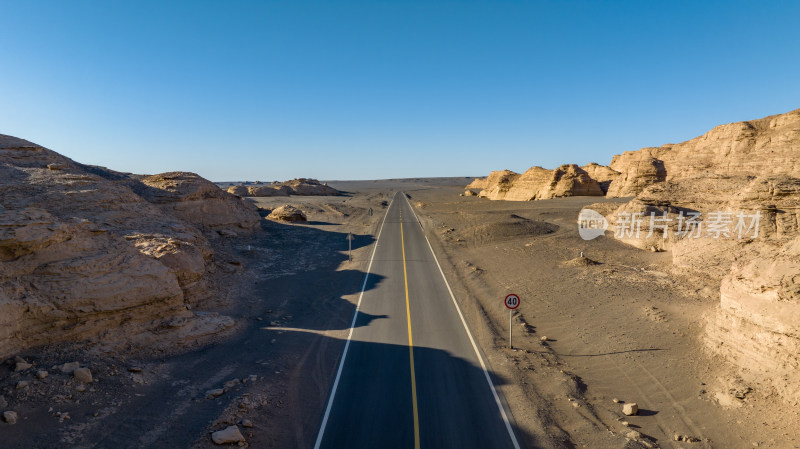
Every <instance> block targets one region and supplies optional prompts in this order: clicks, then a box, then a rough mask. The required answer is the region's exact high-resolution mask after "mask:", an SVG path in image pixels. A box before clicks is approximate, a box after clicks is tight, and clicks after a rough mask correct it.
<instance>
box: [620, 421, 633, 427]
mask: <svg viewBox="0 0 800 449" xmlns="http://www.w3.org/2000/svg"><path fill="white" fill-rule="evenodd" d="M620 424H622V426H623V427H628V426H630V425H631V423H629V422H628V421H622V422H621V423H620Z"/></svg>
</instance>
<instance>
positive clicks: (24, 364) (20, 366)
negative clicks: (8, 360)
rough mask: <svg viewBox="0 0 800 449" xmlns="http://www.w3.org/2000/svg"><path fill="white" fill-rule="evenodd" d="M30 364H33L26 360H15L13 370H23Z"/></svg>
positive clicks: (30, 365)
mask: <svg viewBox="0 0 800 449" xmlns="http://www.w3.org/2000/svg"><path fill="white" fill-rule="evenodd" d="M32 366H33V365H32V364H30V363H27V362H17V364H16V365H14V371H25V370H26V369H28V368H30V367H32Z"/></svg>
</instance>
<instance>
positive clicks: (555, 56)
mask: <svg viewBox="0 0 800 449" xmlns="http://www.w3.org/2000/svg"><path fill="white" fill-rule="evenodd" d="M0 23H1V24H2V27H0V133H2V134H11V135H14V136H17V137H22V138H25V139H28V140H31V141H33V142H36V143H39V144H41V145H44V146H46V147H49V148H51V149H53V150H55V151H58V152H60V153H62V154H64V155H67V156H69V157H71V158H73V159H75V160H77V161H79V162H84V163H89V164H95V165H104V166H107V167H109V168H112V169H115V170H120V171H130V172H136V173H156V172H163V171H170V170H185V171H195V172H197V173H200V174H201V175H203V176H205V177H207V178H210V179H212V180H215V181H224V180H255V179H260V180H266V181H271V180H276V179H287V178H293V177H300V176H306V177H316V178H320V179H374V178H386V177H414V176H468V175H485V174H486V173H488V172H489V171H490V170H498V169H504V168H508V169H512V170H516V171H522V170H525V169H527V168H528V167H530V166H532V165H542V166H545V167H549V168H552V167H555V166H557V165H560V164H562V163H571V162H574V163H580V164H583V163H587V162H590V161H596V162H599V163H602V164H607V163H608V162H610V160H611V156H612V155H613V154H616V153H619V152H621V151H626V150H634V149H638V148H640V147H643V146H655V145H661V144H664V143H668V142H679V141H683V140H687V139H690V138H692V137H695V136H697V135H700V134H702V133H704V132H705V131H707V130H708V129H710V128H711V127H713V126H715V125H717V124H721V123H727V122H732V121H738V120H746V119H754V118H760V117H763V116H766V115H771V114H777V113H783V112H787V111H790V110H793V109H797V108H800V82H799V81H798V80H799V79H800V33H798V29H800V28H798V27H800V25H799V24H800V2H796V1H768V2H753V1H746V2H745V1H743V2H737V1H724V2H723V1H705V0H704V1H686V2H680V1H669V2H667V1H664V2H655V1H630V2H619V1H546V2H533V1H531V2H527V1H503V0H494V1H482V2H478V1H447V2H446V1H434V0H427V1H412V0H402V1H399V0H398V1H362V2H355V1H353V2H351V1H318V2H311V1H302V0H293V1H252V2H250V1H236V0H234V1H195V0H193V1H185V2H179V1H153V2H147V1H129V2H121V1H96V2H88V1H72V0H71V1H61V0H58V1H53V2H43V1H5V0H0Z"/></svg>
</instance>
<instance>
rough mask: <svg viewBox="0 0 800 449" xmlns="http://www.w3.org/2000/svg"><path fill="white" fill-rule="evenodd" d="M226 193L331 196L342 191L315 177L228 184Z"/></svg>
mask: <svg viewBox="0 0 800 449" xmlns="http://www.w3.org/2000/svg"><path fill="white" fill-rule="evenodd" d="M228 193H231V194H234V195H237V196H240V197H244V196H254V197H271V196H289V195H298V196H331V195H341V194H342V192H340V191H338V190H336V189H334V188H333V187H330V186H329V185H327V184H325V183H321V182H319V181H317V180H316V179H308V178H297V179H293V180H291V181H285V182H273V183H271V184H266V185H262V184H261V183H257V185H253V186H244V185H237V186H230V187H228Z"/></svg>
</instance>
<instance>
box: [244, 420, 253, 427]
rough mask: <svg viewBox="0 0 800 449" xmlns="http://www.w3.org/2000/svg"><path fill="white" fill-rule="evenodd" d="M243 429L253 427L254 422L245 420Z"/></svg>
mask: <svg viewBox="0 0 800 449" xmlns="http://www.w3.org/2000/svg"><path fill="white" fill-rule="evenodd" d="M242 427H253V421H250V420H249V419H243V420H242Z"/></svg>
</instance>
